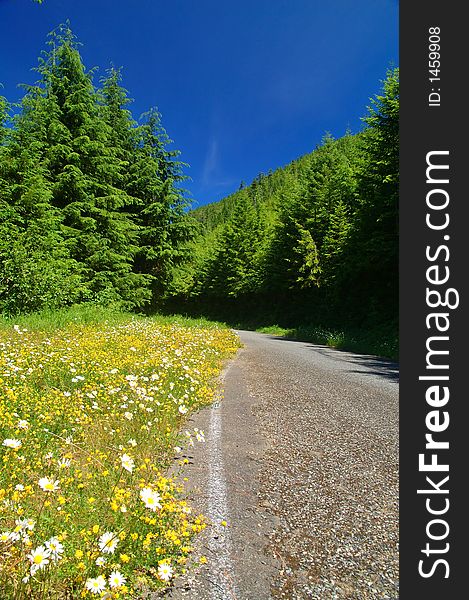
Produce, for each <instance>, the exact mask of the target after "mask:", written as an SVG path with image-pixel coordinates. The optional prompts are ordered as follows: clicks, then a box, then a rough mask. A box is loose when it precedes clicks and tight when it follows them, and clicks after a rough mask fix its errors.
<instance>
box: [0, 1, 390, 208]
mask: <svg viewBox="0 0 469 600" xmlns="http://www.w3.org/2000/svg"><path fill="white" fill-rule="evenodd" d="M67 18H68V19H70V21H71V26H72V29H73V31H74V33H75V34H76V35H77V36H78V38H79V39H80V41H81V42H82V43H83V46H82V48H81V53H82V56H83V59H84V62H85V65H86V66H87V68H91V67H94V66H99V68H100V71H101V73H103V72H104V70H105V69H106V68H107V67H109V66H110V64H111V63H113V64H114V65H115V66H122V67H123V76H124V82H123V83H124V86H125V87H126V88H127V89H128V90H129V92H130V96H131V97H132V98H134V103H133V104H132V106H131V108H132V112H133V113H134V116H135V117H138V116H140V114H141V113H143V112H145V111H146V110H148V108H150V107H151V106H155V105H156V106H158V108H159V109H160V112H161V113H162V115H163V125H164V127H165V128H166V130H167V131H168V133H169V135H170V137H171V138H172V139H173V140H174V141H175V147H177V148H178V149H180V150H181V151H182V155H181V160H184V161H185V162H187V163H189V164H190V169H188V170H187V174H188V175H190V176H191V178H192V180H193V181H192V182H189V183H188V184H187V186H186V187H188V188H189V190H190V192H191V193H192V196H193V199H194V200H195V201H197V204H205V203H207V202H212V201H215V200H218V199H220V198H222V197H223V196H225V195H227V194H229V193H231V192H232V191H234V190H235V189H237V188H238V186H239V183H240V181H241V180H244V181H245V182H246V183H250V182H251V181H252V179H253V178H254V177H255V176H256V175H257V174H258V173H259V172H261V171H263V172H267V171H268V170H269V169H275V168H277V167H279V166H282V165H284V164H287V163H288V162H290V161H291V160H293V159H294V158H297V157H298V156H301V155H302V154H305V153H306V152H309V151H311V150H312V149H313V148H314V147H315V146H316V144H318V143H319V142H320V140H321V138H322V137H323V135H324V133H325V132H326V131H329V132H331V133H332V135H334V136H335V137H339V136H341V135H343V134H344V132H345V130H346V128H347V127H350V128H351V129H352V131H354V132H355V131H358V130H359V129H360V128H361V121H360V117H362V116H363V115H364V114H365V112H366V106H367V105H368V104H369V98H370V97H371V96H373V95H374V94H375V93H377V92H378V91H379V89H380V85H381V84H380V81H381V80H382V79H384V77H385V75H386V70H387V69H388V67H390V66H391V65H395V66H397V65H398V2H397V1H396V0H44V4H43V5H42V6H40V5H37V4H35V3H34V2H33V1H32V0H0V82H1V83H3V85H4V88H3V90H1V93H2V94H3V95H5V96H6V97H7V98H8V99H9V100H10V101H14V100H17V99H19V97H20V96H21V90H20V89H19V88H18V87H17V84H18V83H32V82H33V81H34V80H35V73H34V72H32V71H31V68H32V67H34V66H36V64H37V57H38V55H39V53H40V51H41V50H42V49H44V48H45V41H46V36H47V33H48V32H49V31H51V30H52V29H54V28H55V27H56V26H57V25H58V24H59V23H61V22H63V21H65V20H66V19H67Z"/></svg>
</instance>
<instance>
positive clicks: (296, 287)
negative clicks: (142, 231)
mask: <svg viewBox="0 0 469 600" xmlns="http://www.w3.org/2000/svg"><path fill="white" fill-rule="evenodd" d="M398 116H399V79H398V70H397V69H396V70H393V71H390V72H389V73H388V75H387V78H386V81H385V82H384V85H383V89H382V91H381V92H380V93H379V94H378V95H377V96H376V97H375V98H374V99H373V100H372V101H371V104H370V106H369V107H368V109H367V114H366V116H365V117H364V119H363V121H364V125H365V126H364V129H363V131H361V132H360V133H359V134H355V135H352V134H350V133H347V134H346V135H345V136H343V137H342V138H340V139H333V138H332V137H331V136H329V135H326V136H325V137H324V139H323V140H322V143H321V145H320V146H318V147H317V148H316V149H314V150H313V151H312V152H311V153H310V154H307V155H305V156H302V157H301V158H299V159H297V160H295V161H293V162H292V163H290V164H289V165H287V166H286V167H283V168H280V169H277V170H276V171H274V172H270V173H269V174H266V175H265V174H261V175H259V176H258V177H257V178H256V179H255V180H254V181H253V182H252V183H251V184H250V185H249V186H247V187H243V186H241V188H240V189H239V190H238V191H237V192H235V193H234V194H232V195H230V196H228V197H227V198H225V199H223V200H221V201H220V202H217V203H213V204H209V205H206V206H202V207H200V208H197V209H196V210H194V211H193V212H192V215H193V217H194V218H195V219H196V220H197V221H198V223H199V225H198V234H197V237H196V239H195V241H194V243H193V246H192V250H191V253H190V254H191V257H192V258H191V260H190V261H188V262H185V263H184V264H183V265H182V266H181V267H180V268H179V269H178V270H177V271H176V273H175V278H174V280H173V282H172V284H171V287H170V294H171V295H173V299H172V301H171V302H170V306H172V307H176V306H177V307H178V308H179V309H181V308H182V309H184V310H186V311H187V312H192V313H194V312H195V313H199V314H207V315H210V316H212V317H216V318H219V319H220V318H221V319H225V320H227V321H228V322H231V323H238V324H241V325H242V324H247V325H251V326H252V325H272V324H277V325H280V326H282V327H287V328H292V327H293V328H297V327H298V326H305V325H308V326H310V328H311V327H312V328H314V327H315V328H316V329H317V328H324V327H326V328H330V329H340V330H344V331H352V332H354V336H355V338H357V339H358V338H360V337H362V338H363V337H366V336H367V335H369V334H370V332H374V333H372V336H373V337H374V338H376V337H378V338H382V340H383V341H386V344H387V345H389V344H391V345H392V346H393V350H392V351H390V352H389V351H388V352H387V353H388V354H390V353H391V354H393V355H395V351H396V347H397V292H398V166H399V162H398V156H399V155H398ZM378 341H379V340H378Z"/></svg>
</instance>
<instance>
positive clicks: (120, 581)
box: [109, 571, 127, 588]
mask: <svg viewBox="0 0 469 600" xmlns="http://www.w3.org/2000/svg"><path fill="white" fill-rule="evenodd" d="M126 581H127V580H126V578H125V577H124V576H123V575H122V573H119V571H113V572H112V573H111V574H110V575H109V585H110V587H112V588H120V587H122V586H123V585H124V584H125V582H126Z"/></svg>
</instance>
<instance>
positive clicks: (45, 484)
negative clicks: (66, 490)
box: [38, 477, 59, 492]
mask: <svg viewBox="0 0 469 600" xmlns="http://www.w3.org/2000/svg"><path fill="white" fill-rule="evenodd" d="M38 484H39V487H40V488H41V489H42V490H44V491H45V492H56V491H57V490H58V489H59V480H58V479H56V480H55V481H53V480H52V479H50V478H49V477H41V479H40V480H39V482H38Z"/></svg>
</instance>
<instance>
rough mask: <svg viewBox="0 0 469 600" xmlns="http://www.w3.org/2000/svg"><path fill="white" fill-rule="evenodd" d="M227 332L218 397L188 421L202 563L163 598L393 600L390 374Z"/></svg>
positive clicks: (370, 364)
mask: <svg viewBox="0 0 469 600" xmlns="http://www.w3.org/2000/svg"><path fill="white" fill-rule="evenodd" d="M239 333H240V336H241V339H242V341H243V343H244V344H245V348H244V349H243V350H241V351H240V352H239V354H238V356H237V358H236V360H235V361H234V362H232V363H231V364H230V366H229V367H228V369H227V370H226V371H225V374H224V382H223V387H224V390H225V393H224V399H223V400H222V401H221V402H216V403H215V404H214V405H213V406H212V407H209V408H207V409H204V410H203V411H201V412H200V413H198V414H197V415H195V416H194V417H193V418H192V419H191V421H190V422H189V423H188V427H191V428H193V427H199V428H200V429H202V430H204V431H205V434H206V440H207V441H206V443H205V444H201V445H199V447H197V448H194V449H193V450H194V452H193V454H191V455H190V457H189V458H190V461H191V463H192V464H190V465H189V468H188V470H187V477H188V479H189V482H188V483H189V486H190V487H189V489H190V495H191V497H192V501H193V503H194V504H195V506H196V507H197V510H200V511H201V512H203V513H204V514H206V515H207V516H208V517H209V518H210V520H211V521H212V523H213V524H214V525H213V527H209V528H207V529H206V531H205V532H204V534H203V535H202V538H201V540H200V544H199V550H198V551H199V552H200V553H201V554H202V555H205V556H206V557H207V559H208V562H207V564H206V565H204V566H203V567H201V568H200V570H199V572H198V573H196V574H192V575H191V576H188V577H186V578H185V579H182V580H180V581H177V582H176V583H175V587H174V589H172V590H171V591H170V592H169V594H168V597H170V598H174V599H176V600H178V599H180V598H192V599H194V600H199V599H200V600H208V599H211V600H225V598H226V599H234V598H236V599H238V600H264V599H268V598H287V599H291V600H296V599H298V600H299V599H303V598H308V599H309V598H311V599H316V600H326V599H331V600H332V599H336V598H355V599H357V600H362V599H368V598H373V599H378V598H379V599H384V598H389V599H391V598H392V599H396V598H398V548H397V544H398V506H397V502H398V462H397V461H398V402H397V398H398V386H397V365H395V364H394V363H391V362H388V361H383V360H380V359H377V358H375V357H371V356H365V355H357V354H351V353H347V352H338V351H335V350H331V349H329V348H325V347H321V346H314V345H312V344H308V343H302V342H295V341H286V340H284V339H281V338H273V337H271V336H268V335H263V334H258V333H252V332H239ZM223 520H226V521H227V526H226V527H224V526H223V525H222V524H221V521H223Z"/></svg>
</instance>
